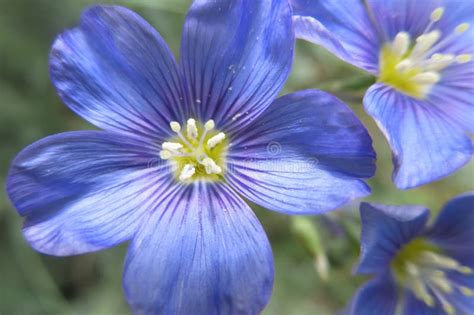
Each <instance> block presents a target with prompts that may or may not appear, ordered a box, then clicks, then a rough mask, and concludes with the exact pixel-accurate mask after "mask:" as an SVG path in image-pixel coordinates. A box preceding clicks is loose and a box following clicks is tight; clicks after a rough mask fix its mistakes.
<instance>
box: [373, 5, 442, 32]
mask: <svg viewBox="0 0 474 315" xmlns="http://www.w3.org/2000/svg"><path fill="white" fill-rule="evenodd" d="M365 1H366V4H367V8H368V10H369V12H372V15H373V21H374V25H375V26H374V27H377V28H378V30H379V32H381V35H382V38H384V40H392V39H393V38H394V37H395V35H396V34H397V33H399V32H402V31H403V32H408V33H409V34H410V35H412V37H413V38H416V37H418V36H420V35H421V34H423V32H424V31H425V30H426V27H427V26H428V24H429V23H430V15H431V12H433V10H435V9H436V8H438V7H439V6H440V4H441V2H442V1H438V0H434V1H433V0H430V1H412V0H365Z"/></svg>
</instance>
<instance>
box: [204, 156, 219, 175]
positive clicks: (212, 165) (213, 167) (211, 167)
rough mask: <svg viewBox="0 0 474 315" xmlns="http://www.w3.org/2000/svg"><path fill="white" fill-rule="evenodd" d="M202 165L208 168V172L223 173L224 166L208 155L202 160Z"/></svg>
mask: <svg viewBox="0 0 474 315" xmlns="http://www.w3.org/2000/svg"><path fill="white" fill-rule="evenodd" d="M202 165H204V167H205V168H206V173H207V174H220V173H222V168H221V167H220V166H219V165H217V164H216V162H214V160H213V159H211V158H209V157H206V158H205V159H204V160H203V161H202Z"/></svg>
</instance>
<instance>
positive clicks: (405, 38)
mask: <svg viewBox="0 0 474 315" xmlns="http://www.w3.org/2000/svg"><path fill="white" fill-rule="evenodd" d="M409 47H410V35H409V34H408V33H407V32H400V33H398V34H397V35H396V36H395V39H394V40H393V43H392V49H393V52H394V53H396V54H398V55H399V56H403V55H405V54H406V52H407V51H408V48H409Z"/></svg>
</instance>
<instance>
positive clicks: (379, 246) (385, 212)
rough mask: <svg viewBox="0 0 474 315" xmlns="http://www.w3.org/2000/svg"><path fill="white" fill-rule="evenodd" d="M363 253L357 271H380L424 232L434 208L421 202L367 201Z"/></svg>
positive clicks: (363, 213)
mask: <svg viewBox="0 0 474 315" xmlns="http://www.w3.org/2000/svg"><path fill="white" fill-rule="evenodd" d="M360 215H361V219H362V234H361V253H360V262H359V265H358V266H357V273H377V272H380V271H382V270H384V269H386V268H388V267H389V265H390V262H391V260H392V258H393V257H394V256H395V255H396V254H397V252H398V251H399V250H400V249H401V248H402V247H403V246H404V245H405V244H407V243H408V242H410V241H411V240H412V239H413V238H415V237H417V236H418V235H420V233H422V231H423V229H424V227H425V225H426V222H427V220H428V218H429V215H430V212H429V210H428V209H426V208H423V207H419V206H386V205H378V204H369V203H365V202H363V203H362V204H361V206H360Z"/></svg>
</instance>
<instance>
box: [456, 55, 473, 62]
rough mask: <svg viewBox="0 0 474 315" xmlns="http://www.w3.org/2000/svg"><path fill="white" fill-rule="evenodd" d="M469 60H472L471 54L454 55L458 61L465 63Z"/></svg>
mask: <svg viewBox="0 0 474 315" xmlns="http://www.w3.org/2000/svg"><path fill="white" fill-rule="evenodd" d="M471 60H472V55H470V54H462V55H458V56H456V61H457V62H458V63H467V62H469V61H471Z"/></svg>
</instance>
